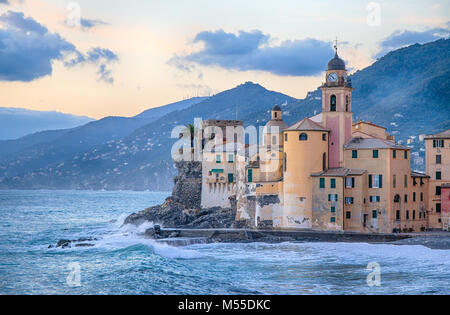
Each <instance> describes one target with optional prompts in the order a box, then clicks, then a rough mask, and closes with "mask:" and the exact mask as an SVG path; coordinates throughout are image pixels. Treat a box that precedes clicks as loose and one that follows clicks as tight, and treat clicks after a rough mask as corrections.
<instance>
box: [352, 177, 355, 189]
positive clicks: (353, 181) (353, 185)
mask: <svg viewBox="0 0 450 315" xmlns="http://www.w3.org/2000/svg"><path fill="white" fill-rule="evenodd" d="M352 188H355V178H354V177H352Z"/></svg>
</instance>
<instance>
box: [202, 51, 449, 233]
mask: <svg viewBox="0 0 450 315" xmlns="http://www.w3.org/2000/svg"><path fill="white" fill-rule="evenodd" d="M321 91H322V112H321V113H320V114H318V115H316V116H314V117H311V118H304V119H302V120H300V121H298V122H297V123H295V124H293V125H292V126H287V125H286V124H285V123H284V122H283V117H282V110H281V108H280V107H279V106H275V107H274V108H273V109H272V111H271V120H270V121H269V122H268V123H267V124H266V126H265V127H264V130H263V135H262V141H261V143H260V145H259V150H258V153H256V154H254V155H252V156H249V157H248V158H247V159H245V158H243V157H242V156H240V155H239V154H237V155H236V154H234V152H236V150H234V152H227V151H223V152H224V153H223V154H222V156H221V157H219V154H213V153H211V154H210V155H208V154H205V155H204V156H205V158H204V162H203V163H204V164H203V165H204V167H205V168H204V171H203V177H204V179H203V180H204V185H203V187H204V188H205V189H206V190H205V191H202V205H203V203H205V206H206V205H207V206H213V205H226V206H228V205H229V203H228V202H227V200H226V199H227V198H230V197H231V196H232V197H233V198H235V200H236V208H237V212H236V220H237V221H238V222H245V223H246V224H247V225H249V224H250V225H251V226H254V227H255V228H282V229H315V230H326V231H329V230H331V231H356V232H366V233H392V232H418V231H425V230H428V229H442V228H444V229H447V228H448V224H449V221H448V220H449V218H450V208H449V206H450V130H447V131H446V132H443V133H440V134H436V135H432V136H428V137H426V138H425V139H426V140H425V142H426V152H427V153H426V159H427V164H426V174H424V173H419V172H415V171H412V170H411V152H410V148H409V147H407V146H404V145H400V144H398V143H396V142H395V137H393V136H391V135H389V134H388V133H387V131H386V128H384V127H382V126H378V125H376V124H374V123H371V122H364V121H357V122H353V113H352V92H353V88H352V85H351V82H350V81H349V80H348V78H347V71H346V67H345V63H344V61H343V60H342V59H340V58H339V56H338V54H337V49H336V55H335V57H334V58H333V59H332V60H331V61H330V62H329V63H328V67H327V70H326V76H325V83H323V85H322V86H321ZM240 144H241V145H242V143H240ZM241 152H242V151H241ZM233 154H234V155H233ZM226 159H228V160H227V161H226V163H228V164H227V165H226V166H225V165H224V166H222V164H223V163H225V162H224V161H225V160H226ZM237 160H239V161H240V162H239V163H238V164H236V162H235V161H237ZM219 165H220V167H218V166H219ZM214 181H215V182H214ZM234 181H235V182H234ZM216 183H217V184H219V183H225V184H226V185H229V186H230V189H228V188H218V190H217V188H216V186H214V185H216ZM217 187H219V186H217ZM227 189H228V190H227ZM217 191H219V194H218V193H217ZM220 194H221V195H220Z"/></svg>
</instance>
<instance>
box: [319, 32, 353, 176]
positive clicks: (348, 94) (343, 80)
mask: <svg viewBox="0 0 450 315" xmlns="http://www.w3.org/2000/svg"><path fill="white" fill-rule="evenodd" d="M334 48H335V51H336V53H335V55H334V58H333V59H331V60H330V62H329V63H328V68H327V71H326V77H325V83H324V84H323V85H322V86H321V88H320V89H321V90H322V125H323V126H324V127H325V128H327V129H330V131H331V132H330V136H329V139H328V156H329V161H328V167H329V168H336V167H343V166H344V144H345V143H346V142H347V141H348V140H349V139H350V138H351V136H352V119H353V118H352V117H353V113H352V91H353V88H352V86H351V83H350V82H349V80H348V79H347V70H346V68H345V62H344V61H343V60H342V59H341V58H339V56H338V49H337V40H336V45H335V46H334Z"/></svg>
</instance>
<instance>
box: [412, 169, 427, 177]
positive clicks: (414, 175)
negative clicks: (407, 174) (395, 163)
mask: <svg viewBox="0 0 450 315" xmlns="http://www.w3.org/2000/svg"><path fill="white" fill-rule="evenodd" d="M411 176H412V177H424V178H428V177H430V176H428V175H427V174H425V173H420V172H416V171H411Z"/></svg>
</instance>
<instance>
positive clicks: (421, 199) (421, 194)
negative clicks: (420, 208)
mask: <svg viewBox="0 0 450 315" xmlns="http://www.w3.org/2000/svg"><path fill="white" fill-rule="evenodd" d="M420 201H423V193H420Z"/></svg>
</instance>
